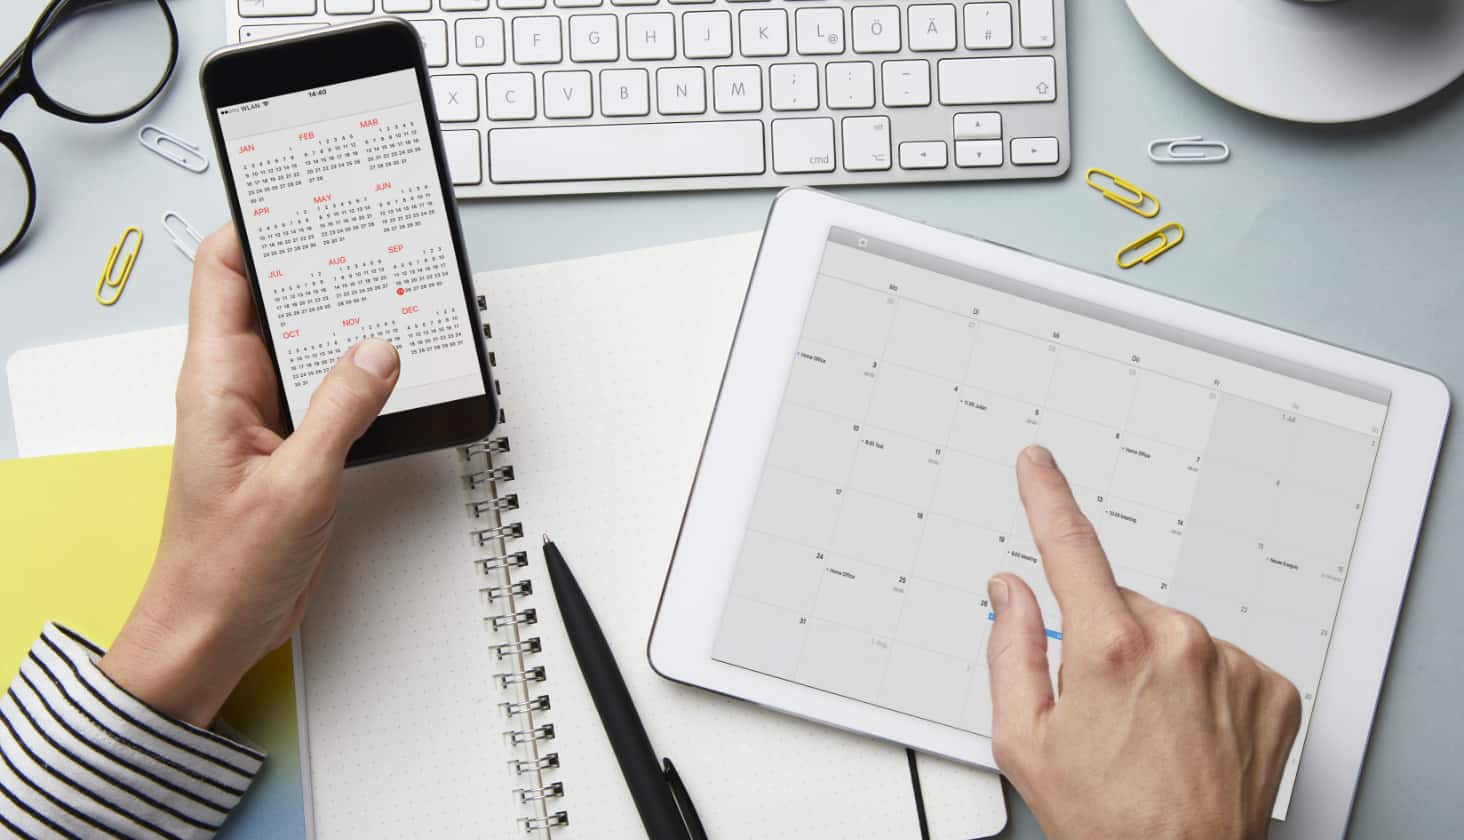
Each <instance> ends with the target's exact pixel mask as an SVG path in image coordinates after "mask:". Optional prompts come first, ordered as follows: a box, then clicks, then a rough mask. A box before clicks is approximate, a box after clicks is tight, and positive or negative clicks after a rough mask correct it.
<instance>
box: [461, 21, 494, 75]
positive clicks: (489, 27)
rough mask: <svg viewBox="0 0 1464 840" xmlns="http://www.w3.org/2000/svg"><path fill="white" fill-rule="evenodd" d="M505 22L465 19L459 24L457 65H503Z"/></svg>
mask: <svg viewBox="0 0 1464 840" xmlns="http://www.w3.org/2000/svg"><path fill="white" fill-rule="evenodd" d="M503 61H504V52H503V21H502V20H501V19H499V18H463V19H461V20H459V21H458V22H457V63H458V64H461V65H463V66H464V67H476V66H479V65H484V64H502V63H503Z"/></svg>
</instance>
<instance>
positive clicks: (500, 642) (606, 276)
mask: <svg viewBox="0 0 1464 840" xmlns="http://www.w3.org/2000/svg"><path fill="white" fill-rule="evenodd" d="M757 242H758V238H757V236H756V235H745V236H737V237H727V238H723V239H716V240H706V241H703V242H693V243H686V244H682V245H673V246H666V247H662V248H653V249H646V250H642V251H634V252H627V253H622V254H614V255H609V256H605V257H596V258H590V259H584V260H576V261H570V262H564V263H557V264H550V265H544V266H535V267H529V268H522V269H513V270H507V271H499V272H491V273H487V274H479V275H477V276H476V278H475V280H476V281H477V283H478V288H479V291H480V292H481V293H482V295H483V296H484V298H486V301H487V308H486V315H485V321H486V323H487V324H488V326H489V328H490V330H491V332H492V336H491V339H490V340H489V341H488V348H489V350H490V351H491V354H492V360H493V362H494V364H495V369H496V374H497V378H498V380H499V383H500V386H501V401H502V405H503V408H504V417H503V422H502V423H501V424H500V426H499V428H498V430H497V431H496V432H495V435H494V437H493V438H492V439H491V440H488V441H483V442H480V443H478V444H475V445H473V446H469V447H465V448H463V449H457V450H451V451H447V452H439V453H433V454H428V455H423V456H416V457H412V458H408V459H403V460H400V461H394V462H388V463H384V464H377V465H372V466H368V467H362V468H359V469H354V470H351V471H350V472H349V473H348V474H347V480H346V486H345V489H344V497H343V501H342V505H341V511H340V515H339V520H338V524H337V531H336V549H335V551H334V554H333V556H332V559H331V561H330V565H329V567H328V570H327V573H326V575H325V577H324V579H323V581H322V584H321V588H320V591H319V592H318V593H317V596H316V600H315V604H314V606H313V607H312V608H311V611H310V613H309V615H308V618H307V620H306V623H305V626H304V628H303V629H302V632H301V637H300V645H299V651H298V652H299V655H300V656H301V657H302V658H303V663H304V667H303V673H304V676H303V680H302V681H301V685H300V690H301V691H302V695H301V701H302V702H301V704H300V706H301V709H302V715H303V718H304V720H303V724H302V725H303V726H304V729H305V731H306V733H307V735H306V737H305V738H304V739H303V740H304V742H305V743H306V744H307V746H308V749H307V751H306V752H307V755H306V758H307V760H308V764H309V770H308V775H309V780H310V787H311V797H312V804H313V808H312V811H313V821H314V830H315V836H317V837H321V838H335V837H351V838H356V837H401V836H432V837H493V838H497V837H502V838H510V837H525V836H538V837H546V836H548V837H554V838H565V839H566V840H573V839H574V838H597V840H598V839H599V838H609V839H610V840H613V839H614V838H637V840H638V838H641V837H644V836H645V834H644V830H643V829H642V827H641V824H640V820H639V818H638V817H637V815H636V811H635V807H634V805H633V803H632V802H631V800H630V797H629V795H628V793H627V792H626V788H625V783H624V781H623V780H622V778H621V775H620V770H619V767H618V765H617V764H616V762H615V759H614V755H613V753H612V752H611V750H610V746H609V742H608V741H607V740H606V738H605V734H604V730H603V727H602V726H601V724H600V721H599V718H598V716H597V714H596V712H595V709H594V706H593V704H592V702H591V700H590V697H589V695H588V693H587V692H586V690H585V687H584V683H583V680H582V678H581V677H580V674H579V669H578V666H577V664H576V662H575V660H574V656H573V652H572V649H571V648H570V646H569V642H568V639H567V638H566V637H565V635H564V632H563V629H562V626H561V624H560V621H559V617H558V613H557V609H556V606H555V603H554V597H553V593H552V591H551V590H550V589H549V582H548V580H547V578H546V577H545V576H544V575H543V574H542V564H541V562H540V560H541V558H540V555H539V553H538V544H539V536H540V534H541V533H542V532H548V533H550V534H552V535H553V537H554V538H555V540H556V541H557V542H558V543H559V545H560V546H561V547H562V548H563V549H564V551H565V553H566V555H567V556H568V557H569V558H570V560H571V562H572V563H573V564H574V569H575V574H576V576H577V578H578V579H579V581H580V583H581V585H582V586H583V588H584V589H585V592H586V594H587V596H588V597H589V599H590V601H591V604H592V605H593V607H594V609H595V611H596V614H597V616H598V618H599V620H600V622H601V624H602V625H603V628H604V630H605V633H606V636H607V638H608V640H609V642H610V644H611V646H612V647H613V648H614V650H615V652H616V656H617V659H618V660H619V663H620V666H621V668H622V669H623V670H624V672H625V677H626V681H627V683H628V685H629V687H630V690H631V693H632V694H633V695H634V696H635V698H636V701H637V705H638V707H639V709H640V712H641V715H642V717H643V718H644V720H645V724H646V727H647V729H648V730H649V733H650V736H651V739H652V741H653V742H654V743H655V745H656V747H657V749H658V750H661V751H662V752H663V753H665V754H667V755H669V756H671V757H672V758H674V759H675V761H676V764H677V767H678V769H679V770H680V771H681V774H682V776H683V778H684V779H685V781H686V784H687V785H688V787H689V789H690V791H691V794H692V796H693V797H694V799H695V801H696V804H697V807H698V810H699V812H700V814H701V817H702V820H703V822H704V823H705V824H706V827H707V829H708V831H709V833H710V835H711V836H712V837H714V838H718V840H725V838H750V837H756V838H774V837H797V838H815V837H829V838H835V837H836V838H876V837H877V838H905V837H909V838H917V837H920V836H921V825H922V821H923V822H924V823H925V825H926V826H928V832H929V836H931V837H934V838H969V837H978V836H986V835H989V834H992V833H994V832H996V831H998V830H1000V828H1001V827H1002V826H1003V824H1004V823H1005V808H1004V805H1003V801H1002V794H1001V788H1000V785H999V783H998V781H997V778H996V777H995V776H994V775H991V774H988V773H985V772H982V771H980V770H976V769H972V768H967V767H962V766H959V765H955V764H953V763H950V762H947V761H944V760H941V759H936V758H933V757H928V756H920V757H918V759H916V760H915V761H914V762H913V764H914V770H915V772H916V773H918V777H919V781H920V788H921V791H922V795H921V796H920V797H919V798H917V795H916V792H915V788H914V785H913V784H912V763H911V761H910V760H909V759H907V756H906V753H905V751H904V750H903V749H902V748H900V747H897V746H894V745H890V744H885V743H881V742H877V741H874V740H871V739H868V738H864V737H861V736H858V735H854V734H850V733H844V732H839V731H835V730H832V729H829V728H826V727H822V726H818V725H815V724H811V723H807V722H803V721H798V720H794V719H792V718H788V717H785V716H782V715H779V714H775V713H772V712H768V711H764V710H761V709H758V708H756V707H753V706H751V705H748V704H745V703H740V702H737V701H733V700H729V699H727V698H723V697H719V696H715V695H712V694H710V693H707V692H704V691H701V690H698V689H694V688H689V687H686V686H681V685H677V684H673V683H670V682H667V681H665V680H663V679H661V678H660V677H658V676H656V675H655V674H654V673H653V672H652V671H651V669H650V667H649V665H648V663H647V661H646V657H645V644H646V638H647V636H648V634H649V631H650V626H651V622H652V618H653V615H654V611H655V605H656V599H657V597H658V595H659V593H660V589H661V583H662V580H663V578H664V574H665V570H666V565H667V563H668V560H669V557H670V556H671V550H672V546H673V544H674V541H675V537H676V531H677V528H678V526H679V523H680V519H681V512H682V508H683V506H684V504H685V500H686V494H687V491H688V489H689V487H690V484H691V479H692V474H693V472H694V470H695V466H696V461H697V457H698V455H699V453H700V450H701V442H702V438H703V435H704V433H705V430H706V424H707V421H708V419H709V418H710V415H711V409H712V404H713V401H714V399H715V396H716V390H717V383H718V382H719V380H720V376H721V371H722V367H723V365H724V363H725V358H726V352H727V349H728V347H729V346H730V341H731V337H732V333H733V329H734V326H735V323H736V319H737V313H738V311H739V309H740V305H741V300H742V296H743V292H744V290H745V287H746V282H747V278H748V276H749V274H750V270H751V266H752V262H753V259H754V255H755V253H756V248H757ZM178 338H179V337H176V336H175V337H174V338H173V339H172V340H178ZM160 340H162V341H166V340H168V339H165V338H164V339H160ZM98 349H99V348H97V347H95V346H90V347H87V348H86V352H87V354H88V356H89V357H90V358H93V359H95V358H98V357H97V356H96V355H95V354H96V353H97V351H98ZM132 349H133V352H134V353H138V354H142V353H149V354H151V355H154V356H157V357H168V356H169V352H168V351H167V350H166V349H159V348H150V349H147V348H140V347H139V348H132ZM47 358H48V359H49V361H44V362H43V360H37V359H29V360H27V362H26V364H25V365H24V366H23V367H24V368H25V369H24V370H20V369H18V366H17V365H16V363H15V361H14V360H12V363H11V368H10V372H11V377H12V382H11V384H12V393H13V394H15V397H16V410H17V429H20V428H21V426H22V423H21V420H22V418H21V416H20V415H21V413H22V403H24V404H25V405H26V406H29V407H28V408H26V409H24V413H25V414H26V420H25V423H24V426H25V427H26V428H36V429H40V428H43V427H44V426H45V417H46V416H47V413H48V412H50V413H52V414H55V415H64V414H66V413H67V412H66V411H65V407H64V406H61V405H57V404H56V403H55V397H54V396H48V397H46V398H45V399H49V400H52V402H51V403H48V404H47V405H48V406H51V407H50V408H47V407H45V406H43V405H42V398H41V397H39V396H35V397H26V398H22V397H21V395H20V394H19V393H17V392H16V390H15V389H16V385H17V383H18V380H23V381H24V382H40V381H42V380H48V386H49V387H48V389H47V390H48V392H49V393H50V394H53V395H54V394H55V393H56V392H57V391H58V387H57V385H58V380H61V381H64V380H65V379H66V378H67V377H68V376H77V375H86V374H76V373H72V372H71V371H72V370H74V369H75V368H76V367H79V366H77V365H75V364H74V363H73V362H74V358H75V357H74V356H68V357H62V356H56V355H52V356H49V357H47ZM68 360H72V361H68ZM41 368H47V369H49V370H48V371H45V370H41ZM17 374H20V376H19V377H17ZM59 390H61V391H66V390H67V387H66V386H64V385H63V386H62V387H61V388H60V389H59ZM78 390H79V391H80V392H81V393H85V389H84V388H82V389H78ZM143 390H146V389H143ZM155 390H161V391H162V393H160V394H158V395H157V396H156V397H150V398H148V399H160V400H164V401H166V400H169V399H170V398H171V377H168V384H167V389H155ZM133 393H134V394H137V393H138V391H137V390H136V389H134V391H133ZM139 399H141V401H142V402H146V401H147V399H143V398H139ZM129 410H141V409H129ZM154 413H160V412H154ZM113 422H114V423H115V422H123V423H126V422H127V420H126V418H113ZM922 812H923V813H922Z"/></svg>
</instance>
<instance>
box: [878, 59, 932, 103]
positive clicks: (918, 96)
mask: <svg viewBox="0 0 1464 840" xmlns="http://www.w3.org/2000/svg"><path fill="white" fill-rule="evenodd" d="M880 72H881V73H882V74H883V76H884V104H886V105H888V106H890V107H891V108H901V107H906V106H910V105H929V104H930V62H928V61H925V60H924V59H917V60H907V61H886V62H885V63H884V65H883V66H882V67H881V68H880Z"/></svg>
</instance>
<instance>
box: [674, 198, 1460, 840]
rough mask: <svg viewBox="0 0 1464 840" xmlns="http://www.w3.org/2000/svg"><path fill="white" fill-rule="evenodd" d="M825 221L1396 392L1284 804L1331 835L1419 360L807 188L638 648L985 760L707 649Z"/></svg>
mask: <svg viewBox="0 0 1464 840" xmlns="http://www.w3.org/2000/svg"><path fill="white" fill-rule="evenodd" d="M834 227H842V228H846V229H849V230H853V231H856V232H858V233H862V234H867V235H868V236H870V237H876V238H879V239H883V240H886V241H889V242H894V243H898V244H900V245H903V246H906V247H909V248H913V249H916V250H919V251H924V252H927V253H929V254H931V255H934V256H937V257H943V258H946V259H950V260H955V261H957V262H961V263H966V264H969V265H971V266H973V267H977V268H980V269H983V270H985V271H988V272H991V273H994V274H998V275H1002V276H1006V277H1011V278H1014V279H1016V280H1019V281H1022V282H1025V283H1030V284H1033V285H1035V286H1039V287H1043V288H1046V289H1049V290H1052V291H1055V292H1058V293H1060V294H1063V295H1068V296H1071V297H1073V298H1077V299H1080V300H1083V301H1087V302H1091V303H1093V304H1096V305H1098V306H1102V307H1108V308H1110V309H1116V310H1120V311H1123V312H1125V313H1128V314H1132V315H1134V316H1138V317H1140V318H1144V319H1147V320H1151V321H1155V322H1159V323H1164V324H1168V325H1172V326H1173V327H1175V328H1178V329H1181V330H1184V331H1187V332H1190V333H1194V334H1197V335H1199V336H1203V337H1208V338H1211V339H1214V340H1218V341H1222V342H1225V343H1229V344H1232V345H1237V346H1241V347H1246V348H1249V349H1253V350H1255V351H1257V352H1260V353H1264V354H1267V355H1270V356H1274V357H1277V358H1279V359H1283V360H1287V361H1291V362H1295V363H1299V364H1301V365H1304V366H1307V367H1310V368H1313V369H1316V370H1318V371H1322V372H1326V373H1330V374H1333V375H1336V376H1341V377H1345V378H1348V379H1353V380H1357V381H1359V382H1362V383H1366V384H1370V385H1375V386H1379V387H1382V388H1384V389H1386V390H1388V391H1389V392H1391V394H1392V397H1391V401H1390V403H1389V408H1388V416H1387V420H1386V422H1385V424H1384V427H1383V432H1382V437H1381V440H1380V443H1379V452H1378V456H1377V462H1376V464H1375V466H1374V470H1373V476H1372V481H1371V484H1370V486H1369V489H1368V495H1367V500H1366V502H1365V504H1364V509H1363V515H1362V519H1361V523H1360V525H1359V529H1358V535H1357V541H1356V544H1355V547H1354V550H1353V557H1352V561H1351V564H1350V567H1349V570H1348V577H1347V581H1346V583H1345V585H1344V588H1343V593H1342V599H1341V604H1340V607H1339V611H1338V618H1337V622H1336V625H1335V628H1334V631H1333V634H1332V641H1331V644H1330V646H1329V649H1328V653H1327V661H1326V665H1325V667H1324V670H1323V674H1322V681H1321V684H1320V687H1319V688H1318V692H1317V702H1316V704H1315V705H1314V707H1313V710H1312V726H1311V729H1310V733H1311V734H1310V737H1309V738H1308V740H1307V744H1306V748H1305V750H1304V751H1303V755H1302V762H1301V766H1300V768H1299V770H1298V775H1297V779H1296V786H1295V791H1294V795H1293V797H1292V805H1291V809H1290V813H1289V814H1288V823H1287V825H1288V826H1294V825H1296V824H1298V823H1300V824H1304V825H1306V826H1307V829H1306V831H1307V834H1308V835H1309V836H1331V835H1337V836H1340V835H1341V833H1342V832H1343V831H1344V830H1345V827H1346V820H1347V815H1348V812H1349V811H1350V806H1351V800H1352V794H1353V791H1354V788H1355V785H1356V781H1357V775H1358V772H1359V771H1360V769H1361V764H1362V758H1363V754H1364V751H1365V749H1366V746H1367V738H1368V733H1369V729H1370V726H1371V721H1372V717H1373V712H1374V710H1375V707H1376V704H1377V697H1378V692H1379V690H1380V688H1381V684H1382V677H1383V672H1384V669H1385V667H1386V664H1387V657H1388V651H1389V648H1390V646H1391V644H1392V637H1393V632H1394V628H1395V625H1396V622H1397V617H1398V611H1399V608H1400V606H1401V603H1402V597H1403V591H1404V588H1405V586H1406V583H1407V579H1408V571H1409V568H1410V566H1411V564H1412V557H1413V549H1414V546H1415V543H1416V541H1417V537H1418V531H1419V526H1420V524H1421V521H1422V516H1423V511H1424V506H1425V503H1426V501H1427V498H1428V492H1429V487H1430V484H1431V481H1432V476H1433V470H1434V466H1435V463H1436V460H1437V457H1438V450H1439V445H1440V441H1441V438H1442V434H1443V428H1444V424H1445V422H1446V420H1447V417H1448V410H1449V395H1448V392H1447V390H1446V388H1445V387H1444V385H1443V383H1442V382H1441V381H1440V380H1438V379H1437V378H1436V377H1434V376H1431V375H1429V374H1426V373H1422V372H1420V371H1416V370H1412V369H1409V368H1405V367H1402V366H1399V365H1395V364H1392V363H1389V362H1385V361H1382V360H1380V359H1376V358H1372V357H1370V356H1365V355H1362V354H1360V353H1356V352H1353V351H1350V350H1345V349H1343V348H1340V347H1336V346H1333V345H1329V344H1326V343H1323V342H1320V341H1316V340H1314V339H1309V338H1305V337H1302V336H1299V335H1295V334H1292V333H1288V332H1285V331H1283V330H1279V329H1276V328H1274V327H1270V326H1267V325H1264V324H1260V323H1257V322H1254V321H1249V320H1246V319H1243V318H1239V317H1237V316H1233V315H1229V314H1225V313H1222V312H1218V311H1215V310H1212V309H1207V308H1204V307H1202V306H1199V305H1196V304H1193V303H1189V302H1186V301H1182V300H1179V299H1176V298H1171V297H1168V296H1165V295H1161V294H1159V293H1156V292H1152V291H1149V290H1146V289H1141V288H1138V287H1135V286H1131V285H1128V284H1125V283H1121V282H1119V281H1116V280H1112V279H1110V278H1106V277H1102V276H1100V275H1095V274H1090V273H1088V272H1084V271H1080V270H1078V269H1074V268H1069V267H1067V266H1062V265H1059V264H1056V263H1053V262H1050V261H1047V260H1043V259H1040V258H1037V257H1034V256H1031V255H1028V254H1025V253H1022V252H1020V251H1016V250H1013V249H1010V248H1006V247H1003V246H999V245H995V244H992V243H989V242H986V241H983V240H979V239H974V238H971V237H968V236H965V235H962V234H958V233H954V232H950V231H945V230H940V229H937V228H932V227H929V226H927V225H924V224H921V223H919V222H914V221H911V220H908V219H903V218H899V217H896V216H892V215H889V214H887V213H884V212H882V211H878V210H874V209H872V208H868V207H864V206H861V205H858V204H854V203H851V202H848V201H844V200H841V199H837V198H834V197H833V196H830V195H828V194H826V193H822V192H818V191H814V190H808V189H790V190H785V191H784V192H782V193H781V194H779V196H778V197H777V199H776V200H775V201H774V204H773V207H772V210H771V211H770V213H769V217H768V223H767V228H766V230H765V232H764V235H763V240H762V244H761V247H760V250H759V253H758V257H757V263H756V266H755V268H754V271H753V276H752V281H751V283H750V284H749V286H748V291H747V296H746V298H745V300H744V303H743V309H742V313H741V316H740V319H739V322H738V326H737V333H736V337H735V339H734V342H733V346H732V349H731V352H730V355H729V358H728V362H727V367H726V370H725V372H724V376H723V381H722V386H721V389H720V391H719V393H718V398H717V404H716V408H715V410H714V412H713V417H712V422H711V425H710V427H709V429H708V432H707V438H706V445H705V448H704V450H703V453H702V458H701V461H700V463H699V464H698V469H697V474H696V477H695V480H694V482H693V486H692V491H691V494H690V497H689V499H688V502H687V507H686V511H685V514H684V517H683V520H682V526H681V531H680V533H679V535H678V537H677V543H676V548H675V552H674V555H673V558H672V563H671V567H670V570H669V572H668V574H667V579H666V585H665V588H664V590H663V592H662V596H661V602H660V605H659V606H658V608H657V614H656V619H655V624H654V627H653V629H652V635H651V638H650V641H649V644H648V655H649V658H650V662H651V666H652V667H653V668H654V669H655V670H656V671H657V672H658V673H660V674H661V675H662V676H664V677H667V678H668V679H672V680H675V681H678V682H684V683H688V684H691V685H696V686H700V687H702V688H706V689H710V690H712V691H716V692H719V693H722V694H726V695H729V696H732V697H737V698H739V699H743V700H747V701H750V702H754V703H758V704H761V705H766V706H769V707H772V708H775V709H778V710H780V711H784V712H787V713H790V714H794V715H797V716H800V717H804V718H808V719H811V720H815V721H819V722H821V723H825V724H828V725H831V726H835V727H839V728H843V729H848V730H853V731H857V732H863V733H866V734H869V735H873V736H875V737H879V738H883V739H886V740H890V741H894V742H896V743H900V744H904V745H906V746H910V747H913V748H915V749H918V750H922V751H925V752H931V753H936V754H939V755H943V756H947V757H949V758H952V759H955V760H957V761H963V762H969V763H974V764H979V765H982V766H985V767H994V766H995V764H994V761H993V759H992V755H991V741H990V739H989V738H987V737H985V736H980V735H975V734H973V733H970V732H965V731H963V730H959V729H956V728H953V727H950V726H946V725H943V724H939V723H934V722H932V721H928V720H923V719H919V718H915V717H912V716H909V715H906V714H903V713H900V712H895V711H891V710H888V709H884V708H880V707H876V706H873V705H871V704H868V703H865V702H862V701H858V700H853V699H848V698H844V697H840V696H837V695H833V694H829V693H827V692H824V691H820V690H818V689H814V688H810V687H807V686H803V685H799V684H796V683H793V682H789V681H787V680H783V679H779V678H777V677H772V676H768V675H765V674H761V673H757V672H754V671H751V670H748V669H745V668H741V667H737V666H733V665H728V664H725V663H722V662H718V661H715V660H714V659H712V656H711V651H712V649H713V645H714V642H715V638H716V633H717V629H718V627H719V625H720V622H721V616H722V612H723V608H724V604H725V601H726V597H727V593H728V591H729V589H730V587H731V582H732V577H733V573H734V569H735V566H736V560H737V552H738V548H739V547H740V545H741V543H742V537H743V534H744V533H745V531H746V525H747V521H748V518H749V516H750V513H751V509H752V502H753V497H754V495H755V492H756V487H757V485H758V483H759V480H760V478H761V475H762V468H763V463H764V460H765V455H766V452H767V449H768V446H769V444H770V442H771V438H772V433H773V428H774V425H775V423H776V418H777V414H778V410H779V408H780V407H781V403H782V398H783V391H784V385H785V383H786V381H787V377H788V374H789V372H790V370H791V367H792V360H793V358H794V351H795V348H796V346H797V343H798V339H799V335H800V334H801V332H802V327H803V320H804V315H805V313H806V311H807V306H808V303H809V300H810V298H811V296H812V288H813V284H814V281H815V279H816V276H817V269H818V266H819V263H820V261H821V259H822V255H823V251H824V247H825V244H826V242H827V240H828V236H829V231H830V229H831V228H834ZM1317 733H1323V734H1322V735H1321V736H1318V734H1317ZM1277 828H1278V829H1279V830H1282V831H1284V827H1283V826H1277ZM1285 833H1288V834H1289V833H1290V832H1285ZM1277 836H1283V835H1277Z"/></svg>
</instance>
